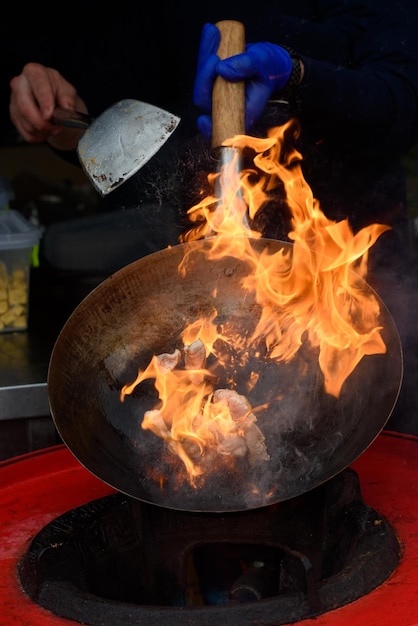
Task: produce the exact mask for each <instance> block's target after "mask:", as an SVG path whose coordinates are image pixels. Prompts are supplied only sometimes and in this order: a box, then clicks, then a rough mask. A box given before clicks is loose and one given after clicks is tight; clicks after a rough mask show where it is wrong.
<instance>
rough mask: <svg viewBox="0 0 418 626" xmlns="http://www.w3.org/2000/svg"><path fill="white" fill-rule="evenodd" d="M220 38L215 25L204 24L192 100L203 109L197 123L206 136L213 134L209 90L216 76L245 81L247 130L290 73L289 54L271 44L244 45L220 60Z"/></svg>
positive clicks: (210, 91)
mask: <svg viewBox="0 0 418 626" xmlns="http://www.w3.org/2000/svg"><path fill="white" fill-rule="evenodd" d="M220 38H221V35H220V32H219V30H218V28H217V27H216V26H215V25H214V24H205V26H204V27H203V32H202V38H201V41H200V49H199V55H198V62H197V73H196V78H195V83H194V90H193V102H194V104H195V105H196V106H198V107H199V108H200V109H202V111H204V114H203V115H201V116H200V117H199V118H198V120H197V125H198V128H199V131H200V132H201V133H202V135H203V136H204V137H205V138H206V139H210V138H211V135H212V119H211V116H210V114H211V111H212V89H213V84H214V82H215V79H216V77H217V76H222V78H224V79H225V80H228V81H230V82H239V81H241V80H245V81H246V85H245V130H246V131H247V130H248V129H249V128H251V126H252V125H253V124H254V122H256V121H257V119H258V118H259V117H260V115H261V114H262V112H263V110H264V107H265V105H266V102H267V100H268V99H269V98H270V96H271V95H272V94H274V93H278V92H280V91H282V89H283V88H284V87H285V86H286V83H287V81H288V80H289V78H290V75H291V73H292V60H291V58H290V54H289V53H288V52H287V50H285V49H284V48H281V47H280V46H278V45H276V44H273V43H266V42H263V43H255V44H247V46H246V50H245V52H244V53H242V54H237V55H235V56H232V57H228V58H227V59H223V60H220V59H219V57H218V55H217V54H216V52H217V50H218V47H219V43H220Z"/></svg>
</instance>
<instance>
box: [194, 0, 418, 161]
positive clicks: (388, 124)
mask: <svg viewBox="0 0 418 626" xmlns="http://www.w3.org/2000/svg"><path fill="white" fill-rule="evenodd" d="M315 4H316V10H315V13H312V16H309V12H308V11H307V12H306V13H304V14H303V15H302V17H300V16H296V15H290V14H287V15H281V14H280V12H275V11H273V10H272V8H271V6H264V5H263V3H261V4H260V6H259V12H258V13H257V15H256V16H255V17H254V19H248V17H247V18H246V20H245V25H246V31H247V39H248V41H269V42H272V43H274V44H276V45H278V46H281V47H284V48H285V49H292V50H293V51H294V54H295V56H296V57H299V58H300V60H301V62H302V65H303V74H301V77H300V78H301V80H300V83H299V85H295V88H293V89H292V90H291V91H289V90H288V89H286V88H285V92H286V93H283V92H279V93H272V95H271V97H270V98H269V100H270V101H271V100H275V101H282V100H287V101H288V106H287V107H286V110H287V112H288V114H289V115H291V116H294V117H297V118H298V119H299V120H300V121H301V124H302V129H303V131H304V134H305V136H306V135H307V134H308V135H309V141H310V142H322V141H324V140H325V141H331V142H333V143H335V144H338V143H346V142H347V148H348V144H350V146H351V147H352V148H353V147H354V146H355V144H358V147H359V148H360V149H361V150H363V149H364V147H365V146H367V147H369V148H370V150H372V151H373V150H374V151H376V152H379V151H381V150H382V149H387V150H392V149H394V150H395V151H397V152H399V151H404V150H405V149H407V148H408V146H410V145H411V142H413V141H414V138H415V139H416V138H417V110H418V104H417V103H418V53H417V46H416V43H415V40H416V36H415V33H414V32H413V30H414V29H413V28H412V27H411V26H410V24H414V23H416V21H417V18H416V16H415V22H414V21H412V19H411V16H410V14H408V20H409V21H408V20H406V19H405V15H403V14H402V13H401V12H400V11H397V10H396V8H395V7H388V6H386V4H385V5H383V6H381V5H380V3H378V2H377V0H376V3H375V4H376V6H375V7H373V2H368V3H362V2H356V1H354V0H353V1H350V0H348V1H347V2H345V3H344V4H343V5H342V4H341V3H340V2H338V0H320V1H319V2H318V3H315ZM417 12H418V11H417V10H415V14H416V13H417ZM243 17H244V16H243ZM202 42H203V36H202ZM214 47H215V46H214V45H213V48H214ZM213 48H212V51H211V52H212V54H213ZM229 62H231V60H230V61H229ZM222 63H225V62H222ZM199 66H200V63H199ZM221 67H222V65H221V64H218V65H217V67H215V73H216V72H217V71H218V70H219V68H221ZM219 74H220V72H219ZM273 74H274V72H273ZM198 75H199V69H198V73H197V77H196V83H197V78H198ZM210 79H211V81H213V76H210ZM242 79H243V80H247V78H246V77H245V76H244V75H243V74H242ZM208 84H209V81H208ZM253 85H254V88H255V89H257V88H258V85H257V83H256V82H253ZM208 90H210V87H209V88H208ZM259 93H260V96H261V98H260V102H261V103H262V102H263V101H264V102H266V99H265V97H264V96H263V95H262V94H261V91H259ZM283 96H285V97H283ZM204 97H205V98H206V100H205V104H204V106H202V102H198V107H199V108H200V109H201V111H202V112H203V114H204V115H206V116H208V115H210V111H209V109H208V98H207V96H204ZM269 100H267V102H268V101H269ZM195 101H196V98H195ZM209 106H210V102H209ZM272 108H273V106H270V110H272ZM246 130H247V131H251V128H250V127H249V126H247V129H246ZM360 144H361V145H360Z"/></svg>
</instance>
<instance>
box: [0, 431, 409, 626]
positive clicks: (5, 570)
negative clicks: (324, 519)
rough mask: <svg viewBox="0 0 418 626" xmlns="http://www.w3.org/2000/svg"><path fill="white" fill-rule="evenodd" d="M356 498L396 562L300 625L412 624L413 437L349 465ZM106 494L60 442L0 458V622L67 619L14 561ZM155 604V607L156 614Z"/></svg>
mask: <svg viewBox="0 0 418 626" xmlns="http://www.w3.org/2000/svg"><path fill="white" fill-rule="evenodd" d="M352 467H353V469H355V470H356V471H357V472H358V474H359V477H360V484H361V489H362V495H363V498H364V501H365V502H366V503H367V505H368V506H370V507H372V508H373V509H375V510H376V511H378V512H379V513H380V514H381V515H383V516H385V517H386V519H387V521H388V522H389V523H390V524H391V525H392V526H393V528H394V529H395V531H396V532H397V534H398V536H399V539H400V542H401V545H402V550H403V553H402V558H401V561H400V564H399V566H398V567H397V568H396V570H395V571H394V572H393V574H392V575H391V576H390V577H389V579H388V580H386V581H385V582H384V583H383V584H382V585H380V586H379V587H378V588H377V589H375V590H374V591H372V592H371V593H369V594H367V595H366V596H363V597H362V598H360V599H359V600H356V601H355V602H353V603H351V604H348V605H346V606H343V607H341V608H339V609H336V610H333V611H329V612H328V613H325V614H324V615H321V616H319V617H317V618H315V619H306V620H302V621H300V622H297V623H298V624H303V626H328V625H329V626H347V624H355V625H356V626H369V625H370V624H376V623H379V626H418V574H417V572H418V539H417V538H418V438H417V437H412V436H408V435H401V434H397V433H391V432H387V431H385V432H383V433H382V434H380V435H379V437H378V438H377V439H376V440H375V441H374V442H373V444H372V445H371V446H370V447H369V448H368V449H367V450H366V451H365V452H364V453H363V454H362V455H361V457H360V458H359V459H358V460H357V461H356V462H355V463H353V465H352ZM111 493H114V490H113V489H111V488H110V487H109V486H108V485H106V484H104V483H103V482H102V481H100V480H98V479H97V478H95V477H94V476H92V475H91V474H90V473H89V472H88V471H87V470H86V469H84V468H83V467H82V466H81V465H80V464H79V463H78V461H77V460H76V459H75V458H74V457H73V456H72V454H71V453H70V452H69V450H68V449H67V448H66V447H65V446H56V447H53V448H48V449H46V450H43V451H40V452H35V453H31V454H28V455H24V456H21V457H17V458H14V459H11V460H9V461H5V462H3V463H0V611H1V613H0V614H1V618H0V621H1V624H2V626H12V625H13V626H16V625H17V624H22V625H23V624H27V625H28V626H29V625H30V626H37V625H39V626H53V625H54V626H56V625H60V624H61V625H64V624H67V625H70V624H75V623H76V622H74V621H73V620H68V619H64V618H61V617H58V616H57V615H55V614H53V613H51V612H49V611H47V610H45V609H43V608H42V607H41V606H39V605H38V604H36V603H34V602H32V601H31V600H30V599H29V598H28V597H27V596H26V595H25V593H24V592H23V591H22V589H21V587H20V584H19V581H18V577H17V563H18V561H19V559H20V558H21V556H22V555H23V554H24V553H25V551H26V550H27V548H28V546H29V544H30V542H31V540H32V538H33V537H34V535H35V534H36V533H37V532H38V531H40V530H41V529H42V528H43V527H44V526H45V525H46V524H48V523H49V522H51V521H52V520H53V519H55V518H56V517H58V516H59V515H62V514H63V513H65V512H67V511H69V510H70V509H73V508H75V507H78V506H80V505H82V504H85V503H87V502H90V501H91V500H95V499H97V498H101V497H104V496H106V495H108V494H111ZM157 610H158V608H157V607H156V611H157Z"/></svg>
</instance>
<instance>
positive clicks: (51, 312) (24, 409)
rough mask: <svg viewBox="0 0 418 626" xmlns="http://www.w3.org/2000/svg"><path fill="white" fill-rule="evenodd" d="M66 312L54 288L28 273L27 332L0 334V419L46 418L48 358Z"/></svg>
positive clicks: (43, 279)
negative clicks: (29, 279) (29, 276)
mask: <svg viewBox="0 0 418 626" xmlns="http://www.w3.org/2000/svg"><path fill="white" fill-rule="evenodd" d="M67 308H68V307H67ZM69 312H71V307H70V308H68V310H63V307H62V303H61V302H60V300H59V298H58V297H57V294H56V288H55V286H54V285H52V286H51V284H49V283H48V281H46V280H45V278H44V277H43V276H41V275H38V273H37V271H36V270H35V271H32V275H31V282H30V303H29V321H28V330H26V331H16V332H5V333H0V420H10V419H18V418H31V417H45V416H48V415H50V410H49V402H48V391H47V376H48V366H49V359H50V356H51V353H52V349H53V347H54V343H55V340H56V338H57V337H58V334H59V332H60V329H61V328H62V325H63V324H64V322H65V320H66V318H67V316H68V315H69Z"/></svg>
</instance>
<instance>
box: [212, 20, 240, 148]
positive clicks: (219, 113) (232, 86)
mask: <svg viewBox="0 0 418 626" xmlns="http://www.w3.org/2000/svg"><path fill="white" fill-rule="evenodd" d="M216 26H217V27H218V28H219V30H220V32H221V42H220V44H219V48H218V56H219V57H220V58H221V59H224V58H226V57H229V56H233V55H234V54H240V53H241V52H244V51H245V28H244V25H243V24H242V23H241V22H237V21H235V20H223V21H221V22H217V24H216ZM244 132H245V83H244V82H243V81H241V82H239V83H231V82H229V81H227V80H224V79H223V78H221V77H220V76H218V77H217V79H216V80H215V84H214V87H213V92H212V148H218V147H219V146H221V145H222V142H223V141H225V139H229V138H231V137H233V136H234V135H242V134H244Z"/></svg>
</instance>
